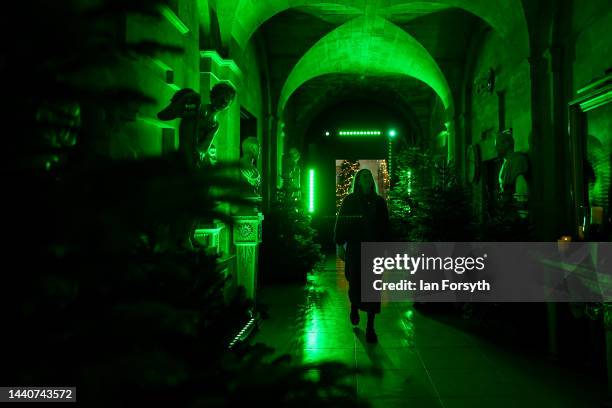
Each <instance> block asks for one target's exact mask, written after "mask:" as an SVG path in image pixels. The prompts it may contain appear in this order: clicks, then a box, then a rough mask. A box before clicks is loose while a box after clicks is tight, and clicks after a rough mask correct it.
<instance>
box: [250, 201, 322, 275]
mask: <svg viewBox="0 0 612 408" xmlns="http://www.w3.org/2000/svg"><path fill="white" fill-rule="evenodd" d="M263 229H264V234H265V239H264V242H263V243H262V244H261V262H260V270H261V274H260V276H261V278H262V281H263V282H275V283H280V282H306V277H307V274H308V273H309V272H310V271H312V270H313V268H315V267H316V265H317V264H318V263H319V262H321V261H322V260H323V254H322V253H321V245H320V244H317V243H315V238H316V230H315V229H314V228H313V227H312V226H311V218H310V216H308V214H306V213H305V211H304V209H303V205H302V203H301V202H300V201H299V200H297V199H296V198H293V196H292V195H291V194H290V193H288V191H286V190H284V189H282V190H279V191H278V192H277V196H276V200H275V201H274V202H273V203H272V205H271V208H270V211H269V213H268V214H266V216H265V218H264V226H263Z"/></svg>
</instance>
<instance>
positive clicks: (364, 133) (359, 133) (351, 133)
mask: <svg viewBox="0 0 612 408" xmlns="http://www.w3.org/2000/svg"><path fill="white" fill-rule="evenodd" d="M381 134H382V132H381V131H380V130H341V131H340V132H338V135H339V136H380V135H381Z"/></svg>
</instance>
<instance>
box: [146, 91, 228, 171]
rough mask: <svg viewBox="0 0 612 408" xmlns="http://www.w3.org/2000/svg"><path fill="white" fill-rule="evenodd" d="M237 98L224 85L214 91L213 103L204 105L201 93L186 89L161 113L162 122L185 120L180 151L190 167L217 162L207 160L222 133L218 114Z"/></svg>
mask: <svg viewBox="0 0 612 408" xmlns="http://www.w3.org/2000/svg"><path fill="white" fill-rule="evenodd" d="M235 97H236V90H235V89H234V88H233V87H232V86H230V85H228V84H224V83H221V84H217V85H215V86H214V87H213V88H212V90H211V91H210V103H209V104H207V105H202V101H201V98H200V94H198V93H197V92H195V91H194V90H193V89H190V88H184V89H181V90H179V91H178V92H176V93H175V94H174V96H173V97H172V99H171V101H170V105H168V106H167V107H166V108H165V109H163V110H162V111H161V112H159V113H158V114H157V117H158V118H159V119H160V120H174V119H177V118H180V119H181V124H180V126H179V152H180V153H181V154H182V155H183V156H184V158H185V161H186V163H187V165H188V166H189V167H190V168H198V167H202V166H203V165H204V164H205V163H207V162H208V163H209V164H210V163H211V162H213V160H210V159H209V160H205V159H206V158H207V155H208V154H210V148H211V146H212V143H213V140H214V138H215V135H216V133H217V130H219V122H218V121H217V114H218V113H220V112H222V111H224V110H226V109H227V108H228V107H229V106H230V105H231V103H232V101H233V100H234V98H235Z"/></svg>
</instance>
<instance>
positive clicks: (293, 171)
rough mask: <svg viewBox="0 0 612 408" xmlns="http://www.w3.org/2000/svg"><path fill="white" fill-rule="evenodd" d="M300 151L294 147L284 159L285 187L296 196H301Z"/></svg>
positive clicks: (290, 193) (291, 194)
mask: <svg viewBox="0 0 612 408" xmlns="http://www.w3.org/2000/svg"><path fill="white" fill-rule="evenodd" d="M299 161H300V152H299V151H298V150H297V149H296V148H295V147H292V148H291V149H289V153H288V154H287V155H285V157H284V160H283V188H284V189H285V190H286V191H287V193H288V194H289V195H290V196H291V197H294V198H299V196H300V179H301V177H300V165H299V163H298V162H299Z"/></svg>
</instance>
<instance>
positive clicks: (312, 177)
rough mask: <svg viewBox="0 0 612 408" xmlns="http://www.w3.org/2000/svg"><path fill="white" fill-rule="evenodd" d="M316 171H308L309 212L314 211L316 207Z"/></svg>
mask: <svg viewBox="0 0 612 408" xmlns="http://www.w3.org/2000/svg"><path fill="white" fill-rule="evenodd" d="M314 198H315V171H314V169H310V170H309V171H308V212H309V213H313V212H314V209H315V200H314Z"/></svg>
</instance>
